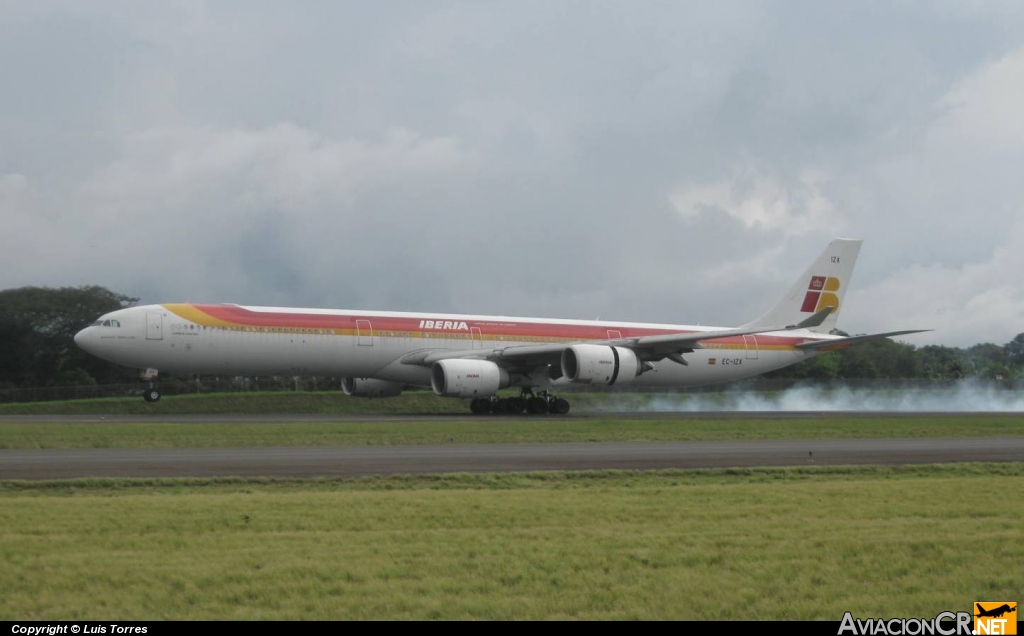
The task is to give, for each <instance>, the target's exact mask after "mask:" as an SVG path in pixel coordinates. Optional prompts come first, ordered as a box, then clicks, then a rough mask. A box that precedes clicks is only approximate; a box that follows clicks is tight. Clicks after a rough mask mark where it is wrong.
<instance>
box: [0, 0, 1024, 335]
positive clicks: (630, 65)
mask: <svg viewBox="0 0 1024 636" xmlns="http://www.w3.org/2000/svg"><path fill="white" fill-rule="evenodd" d="M0 59H2V60H4V63H3V64H2V65H0V91H2V92H0V96H2V99H0V289H6V288H12V287H21V286H25V285H41V286H50V287H60V286H68V285H93V284H96V285H103V286H106V287H108V288H110V289H112V290H114V291H117V292H120V293H124V294H128V295H131V296H135V297H138V298H140V299H141V302H145V303H149V302H180V301H190V302H234V303H240V304H249V305H271V306H306V307H329V308H348V309H360V308H361V309H379V310H395V311H427V312H456V313H476V314H502V315H518V316H524V315H526V316H544V317H558V318H584V319H592V318H601V319H604V320H630V321H651V322H667V323H684V324H704V325H736V324H741V323H744V322H748V321H750V320H752V319H754V318H756V317H757V316H759V315H760V314H762V313H763V312H764V311H765V310H767V309H768V308H769V307H770V306H771V305H772V304H774V302H775V301H776V300H777V299H778V298H779V297H781V295H782V294H783V293H785V292H786V291H787V289H788V288H789V287H790V285H791V284H792V283H793V282H794V280H795V279H796V277H797V276H798V275H799V274H800V273H801V272H803V270H804V269H805V268H806V266H807V265H808V264H809V263H810V262H811V260H813V258H814V257H815V256H816V255H817V254H818V253H819V252H820V251H821V250H822V249H823V248H824V246H825V245H826V244H827V243H828V241H829V240H830V239H832V238H836V237H849V238H861V239H864V241H865V242H864V246H863V248H862V250H861V253H860V259H859V261H858V265H857V269H856V271H855V272H854V275H853V280H852V281H850V283H849V287H848V290H849V292H848V294H847V296H846V299H845V302H844V307H843V310H842V314H841V315H840V317H839V323H838V327H839V328H840V329H843V330H844V331H846V332H849V333H869V332H875V331H888V330H897V329H933V330H934V331H932V332H929V333H926V334H919V335H915V336H907V337H906V338H905V341H906V342H910V343H913V344H915V345H926V344H943V345H949V346H969V345H972V344H975V343H979V342H994V343H997V344H1003V343H1005V342H1008V341H1009V340H1011V339H1012V338H1013V337H1014V336H1015V335H1016V334H1018V333H1021V332H1024V283H1022V281H1021V275H1022V272H1024V249H1022V248H1024V178H1022V177H1024V172H1022V168H1024V116H1022V115H1024V106H1022V104H1024V3H1020V2H1015V1H1014V2H980V1H979V2H971V1H964V0H957V1H949V2H942V1H935V2H924V1H921V2H889V3H875V2H856V3H851V2H820V1H806V2H802V1H799V0H797V1H788V0H787V1H784V2H783V1H779V2H765V1H751V2H746V1H740V2H729V1H723V2H713V3H709V2H677V1H674V0H673V1H665V2H659V1H656V0H644V1H643V2H622V1H615V2H606V1H602V0H586V1H583V0H580V1H569V0H556V1H554V2H552V1H551V0H545V1H539V2H534V1H532V0H495V1H491V2H479V1H467V2H448V1H444V0H434V1H431V2H421V1H419V0H409V1H404V0H385V1H383V2H372V3H371V2H361V1H360V2H335V1H324V2H312V1H297V2H291V3H282V2H270V1H266V2H261V1H252V0H246V1H244V2H243V1H238V2H215V1H209V2H203V1H199V0H185V1H174V0H165V1H162V2H159V3H149V2H146V3H142V2H136V1H134V0H122V1H113V0H95V1H90V2H79V1H77V0H70V1H67V2H56V1H53V2H50V1H45V0H40V1H33V2H24V1H21V0H0Z"/></svg>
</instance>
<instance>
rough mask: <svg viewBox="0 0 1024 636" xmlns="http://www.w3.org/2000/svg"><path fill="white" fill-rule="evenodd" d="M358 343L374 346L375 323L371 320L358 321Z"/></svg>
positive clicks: (363, 345) (361, 345)
mask: <svg viewBox="0 0 1024 636" xmlns="http://www.w3.org/2000/svg"><path fill="white" fill-rule="evenodd" d="M356 344H358V345H359V346H360V347H372V346H373V325H371V324H370V321H369V320H357V321H356Z"/></svg>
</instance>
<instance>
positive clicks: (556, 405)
mask: <svg viewBox="0 0 1024 636" xmlns="http://www.w3.org/2000/svg"><path fill="white" fill-rule="evenodd" d="M548 410H549V411H550V412H551V413H554V414H555V415H565V414H566V413H568V412H569V400H567V399H565V398H555V399H554V400H553V401H552V402H551V404H550V405H549V406H548Z"/></svg>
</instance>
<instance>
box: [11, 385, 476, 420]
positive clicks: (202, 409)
mask: <svg viewBox="0 0 1024 636" xmlns="http://www.w3.org/2000/svg"><path fill="white" fill-rule="evenodd" d="M467 404H468V403H467V402H465V401H464V400H457V399H442V398H439V397H437V396H435V395H434V394H433V393H430V392H429V391H410V392H406V393H403V394H402V395H400V396H398V397H395V398H388V399H372V400H371V399H366V398H354V397H348V396H347V395H345V394H344V393H341V392H340V391H334V392H324V391H318V392H296V393H292V392H285V391H267V392H252V393H201V394H192V395H168V396H164V397H163V398H162V399H161V400H160V401H159V402H155V403H152V404H151V403H148V402H145V401H143V399H142V398H141V397H130V398H128V397H126V398H98V399H92V400H64V401H53V402H21V403H15V404H0V415H216V414H226V413H230V414H237V413H243V414H244V413H250V414H256V413H259V414H262V413H282V414H287V413H366V414H381V413H397V414H414V413H424V414H427V413H450V414H455V413H458V414H462V413H467V412H468V411H469V407H468V406H467Z"/></svg>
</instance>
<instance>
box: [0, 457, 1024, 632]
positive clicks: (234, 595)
mask: <svg viewBox="0 0 1024 636" xmlns="http://www.w3.org/2000/svg"><path fill="white" fill-rule="evenodd" d="M1022 491H1024V464H1021V463H1014V464H998V465H976V464H961V465H943V466H918V467H906V468H871V467H859V468H817V469H812V468H800V469H761V470H718V471H690V472H682V471H676V472H650V473H629V472H604V473H543V474H533V475H522V474H519V475H514V474H513V475H474V476H470V475H449V476H443V477H415V478H414V477H392V478H375V479H364V480H357V481H350V482H345V481H332V480H311V481H288V480H178V481H175V480H159V481H131V480H122V481H106V480H91V481H80V482H50V483H46V482H43V483H27V482H21V483H15V482H7V483H4V484H2V487H0V501H2V505H0V523H2V526H3V528H4V530H3V539H2V541H0V559H2V562H3V570H2V571H3V575H2V576H0V599H2V600H0V619H4V620H13V619H17V620H30V619H31V620H50V619H55V618H60V619H75V620H78V619H89V618H92V619H101V618H102V619H111V618H117V619H121V620H125V619H209V618H214V619H231V618H243V619H296V618H309V619H354V618H367V619H373V618H403V619H404V618H409V619H466V618H482V619H531V618H536V619H558V618H580V619H613V618H614V619H723V618H724V619H826V620H838V619H839V618H840V617H841V615H842V612H844V611H851V612H853V613H854V615H855V616H862V617H869V616H873V617H878V616H886V617H888V616H934V615H935V614H936V613H937V612H939V611H941V610H966V609H968V608H969V607H970V603H971V602H972V601H974V600H976V599H982V598H984V599H999V600H1006V599H1009V600H1017V599H1018V598H1019V596H1020V592H1021V590H1022V589H1024V588H1022V582H1024V579H1022V578H1021V573H1020V568H1019V564H1020V563H1021V562H1024V540H1022V539H1024V507H1021V506H1020V505H1019V502H1018V499H1019V493H1020V492H1022Z"/></svg>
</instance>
